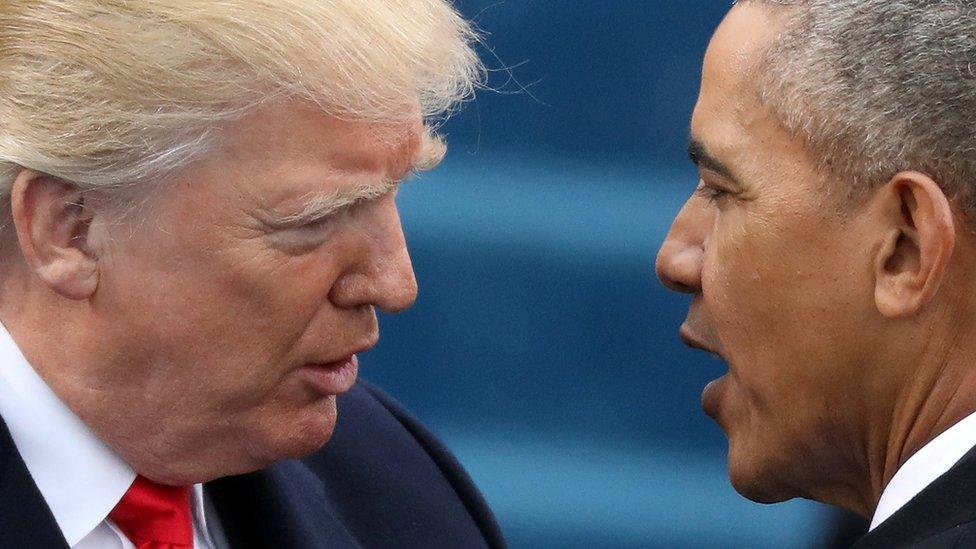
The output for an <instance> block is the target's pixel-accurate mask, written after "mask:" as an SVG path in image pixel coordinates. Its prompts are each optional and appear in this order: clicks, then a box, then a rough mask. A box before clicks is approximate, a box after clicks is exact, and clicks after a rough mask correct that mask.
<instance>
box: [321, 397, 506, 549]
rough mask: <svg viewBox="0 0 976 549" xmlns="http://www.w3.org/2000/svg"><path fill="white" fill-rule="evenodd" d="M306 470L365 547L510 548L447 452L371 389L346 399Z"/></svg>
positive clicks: (341, 400) (402, 410)
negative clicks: (326, 439)
mask: <svg viewBox="0 0 976 549" xmlns="http://www.w3.org/2000/svg"><path fill="white" fill-rule="evenodd" d="M303 463H304V464H305V465H306V466H307V467H308V468H309V469H310V470H311V471H312V472H313V473H314V474H315V475H316V476H318V477H319V478H320V479H321V480H322V481H323V485H324V487H325V490H326V492H327V496H328V498H329V499H330V500H331V501H332V503H333V505H334V507H335V508H336V510H337V512H338V513H339V514H340V515H341V516H342V519H343V522H344V523H345V524H346V526H347V528H349V529H350V530H353V533H354V535H355V536H356V537H357V538H358V539H360V540H361V541H362V542H363V544H364V545H366V546H369V547H374V546H375V547H382V546H389V545H391V544H395V545H398V546H415V547H420V546H437V547H476V546H478V545H485V546H488V547H504V546H505V542H504V540H503V538H502V535H501V532H500V530H499V528H498V525H497V523H496V521H495V518H494V516H493V514H492V513H491V510H490V509H489V508H488V505H487V504H486V503H485V501H484V498H483V497H482V496H481V493H480V492H479V491H478V489H477V488H476V487H475V485H474V483H473V482H472V481H471V479H470V477H469V476H468V474H467V472H465V470H464V468H463V467H462V466H461V465H460V463H458V461H457V459H456V458H455V457H454V456H453V455H452V454H451V452H450V451H449V450H448V449H447V447H446V446H444V444H443V443H442V442H440V440H438V439H437V437H436V436H434V435H433V434H432V433H431V432H430V431H429V430H428V429H427V428H426V427H424V426H423V424H421V423H420V421H418V420H417V419H416V418H415V417H414V416H413V415H412V414H410V413H409V412H408V411H407V410H406V409H405V408H404V407H403V406H402V405H400V404H399V403H398V402H397V401H396V400H394V399H393V398H392V397H391V396H389V395H388V394H386V393H385V392H383V391H382V390H381V389H379V388H378V387H376V386H375V385H372V384H370V383H368V382H365V381H360V382H359V383H358V384H357V385H356V387H355V388H353V390H351V391H350V392H349V393H347V394H345V395H342V396H341V397H340V398H339V419H338V421H337V424H336V430H335V433H334V434H333V436H332V439H331V440H330V441H329V442H328V444H326V445H325V447H324V448H323V449H322V450H320V451H319V452H316V453H315V454H313V455H312V456H309V457H308V458H306V459H304V460H303Z"/></svg>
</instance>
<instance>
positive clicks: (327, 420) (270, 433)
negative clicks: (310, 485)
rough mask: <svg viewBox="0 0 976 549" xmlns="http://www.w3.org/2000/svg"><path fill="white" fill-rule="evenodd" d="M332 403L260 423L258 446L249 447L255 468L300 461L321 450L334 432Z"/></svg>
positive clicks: (255, 444)
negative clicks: (281, 462) (283, 461)
mask: <svg viewBox="0 0 976 549" xmlns="http://www.w3.org/2000/svg"><path fill="white" fill-rule="evenodd" d="M337 417H338V413H337V410H336V399H335V397H334V396H332V397H329V398H328V399H325V401H324V402H323V403H321V404H318V405H316V406H314V407H310V408H305V409H302V410H299V411H295V412H294V413H291V414H287V415H286V416H285V417H279V418H276V419H275V420H272V421H268V422H265V423H264V426H263V427H264V428H263V429H262V431H263V432H262V433H261V436H259V437H258V438H259V442H258V441H256V442H255V443H254V444H252V452H251V453H252V455H253V456H255V457H256V458H257V459H256V461H257V462H258V466H257V467H255V469H260V468H262V467H267V466H269V465H271V464H273V463H275V462H278V461H281V460H284V459H296V458H303V457H305V456H307V455H309V454H312V453H314V452H316V451H318V450H319V449H320V448H322V446H324V445H325V444H326V443H327V442H328V441H329V439H331V438H332V433H333V432H334V431H335V426H336V419H337Z"/></svg>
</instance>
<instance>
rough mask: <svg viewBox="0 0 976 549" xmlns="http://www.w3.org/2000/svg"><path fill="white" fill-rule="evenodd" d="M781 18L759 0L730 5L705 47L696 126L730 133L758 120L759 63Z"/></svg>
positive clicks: (694, 122) (775, 32)
mask: <svg viewBox="0 0 976 549" xmlns="http://www.w3.org/2000/svg"><path fill="white" fill-rule="evenodd" d="M781 24H782V23H781V22H780V21H779V20H778V19H777V18H775V17H774V14H773V13H771V12H770V10H769V9H768V8H766V7H764V6H760V5H757V4H752V3H747V4H738V5H736V6H735V7H733V8H732V10H731V11H729V13H728V15H727V16H726V17H725V19H724V20H723V21H722V24H721V25H719V27H718V29H717V30H716V31H715V34H714V35H713V37H712V40H711V42H710V43H709V46H708V50H707V51H706V53H705V61H704V64H703V68H702V87H701V95H700V96H699V100H698V104H697V105H696V107H695V113H694V117H693V119H692V127H693V129H696V126H701V125H708V126H709V127H710V129H712V130H713V131H714V130H718V129H722V131H723V132H726V133H727V132H731V131H733V130H735V129H737V128H736V127H735V126H747V125H749V123H750V122H752V121H753V119H754V118H755V116H756V115H757V114H758V111H759V110H760V109H759V108H758V107H759V102H758V88H757V87H756V83H755V78H754V77H755V71H756V70H757V64H758V63H759V61H760V59H761V56H762V54H763V51H764V50H765V48H766V47H768V46H769V45H771V44H772V42H773V40H774V39H775V37H776V35H777V32H778V31H779V29H780V26H781ZM722 126H725V127H724V128H722ZM697 129H704V128H697Z"/></svg>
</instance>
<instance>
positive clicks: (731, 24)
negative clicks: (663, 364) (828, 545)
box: [657, 0, 976, 548]
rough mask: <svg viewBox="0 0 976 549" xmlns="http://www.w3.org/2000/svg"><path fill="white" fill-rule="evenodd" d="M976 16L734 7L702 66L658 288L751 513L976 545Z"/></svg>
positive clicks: (903, 9)
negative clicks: (668, 297)
mask: <svg viewBox="0 0 976 549" xmlns="http://www.w3.org/2000/svg"><path fill="white" fill-rule="evenodd" d="M974 63H976V4H974V3H973V2H970V1H963V0H928V1H923V0H808V1H803V0H796V1H788V0H781V1H775V0H746V1H742V2H739V4H738V5H736V6H734V7H733V8H732V9H731V11H730V12H729V14H728V15H727V17H726V19H725V20H724V21H723V23H722V24H721V26H720V27H719V29H718V30H717V31H716V33H715V35H714V37H713V38H712V41H711V44H710V46H709V49H708V52H707V54H706V56H705V62H704V70H703V76H702V85H701V95H700V97H699V100H698V103H697V105H696V107H695V111H694V115H693V117H692V122H691V145H690V147H689V150H690V153H691V158H692V160H693V161H694V163H695V164H696V165H697V166H698V169H699V173H700V176H701V179H700V182H699V185H698V188H697V189H696V190H695V192H694V194H693V196H692V197H691V198H690V199H689V200H688V202H687V203H686V204H685V206H684V207H683V209H682V210H681V212H680V213H678V215H677V218H676V219H675V221H674V225H673V227H672V229H671V232H670V233H669V235H668V237H667V239H666V240H665V242H664V244H663V245H662V247H661V250H660V252H659V255H658V260H657V270H658V275H659V276H660V278H661V279H662V281H663V282H664V283H665V284H666V285H667V286H668V287H670V288H672V289H674V290H676V291H680V292H685V293H688V294H691V296H692V302H691V305H690V309H689V312H688V316H687V319H686V321H685V322H684V324H683V325H682V327H681V336H682V338H683V339H684V340H685V342H686V343H687V344H689V345H691V346H693V347H696V348H701V349H704V350H707V351H709V352H711V353H713V354H716V355H718V356H719V357H721V358H722V359H723V360H724V361H725V362H726V363H727V364H728V373H727V374H726V375H724V376H722V377H721V378H719V379H718V380H716V381H714V382H712V383H710V384H709V385H708V386H707V387H706V388H705V391H704V393H703V395H702V405H703V407H704V409H705V411H706V412H707V413H708V414H709V415H710V416H711V417H713V418H714V419H715V420H716V421H717V422H718V423H719V424H720V425H721V426H722V428H723V430H724V431H725V433H726V434H727V436H728V439H729V458H728V463H729V473H730V476H731V480H732V483H733V485H734V486H735V488H736V489H737V490H738V491H739V492H740V493H742V494H743V495H745V496H746V497H749V498H751V499H753V500H756V501H760V502H778V501H784V500H787V499H790V498H793V497H805V498H810V499H815V500H818V501H822V502H826V503H830V504H834V505H838V506H841V507H845V508H847V509H851V510H853V511H855V512H857V513H859V514H861V515H863V516H864V517H867V518H870V519H871V530H870V532H869V533H868V534H867V535H866V536H865V537H864V538H862V539H861V540H860V541H859V542H858V543H857V545H856V546H858V547H865V548H867V547H916V546H917V547H973V546H976V500H974V499H973V496H972V495H973V494H974V493H976V292H974V291H973V288H974V285H973V284H974V283H973V281H974V279H976V217H974V215H976V139H974V136H976V70H974Z"/></svg>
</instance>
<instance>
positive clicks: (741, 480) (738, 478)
mask: <svg viewBox="0 0 976 549" xmlns="http://www.w3.org/2000/svg"><path fill="white" fill-rule="evenodd" d="M739 454H740V452H736V450H735V448H734V447H731V446H730V448H729V464H728V466H729V480H730V481H731V482H732V487H733V488H735V491H736V492H738V493H739V495H741V496H742V497H744V498H746V499H749V500H752V501H754V502H756V503H781V502H784V501H788V500H791V499H793V498H794V497H796V494H790V493H787V492H788V491H787V490H784V489H783V487H782V485H781V484H779V483H778V482H777V480H776V479H777V478H778V476H777V475H776V473H775V471H773V470H771V469H772V468H771V467H770V466H769V464H768V462H767V463H764V462H765V460H763V459H762V456H761V455H756V454H753V455H751V456H750V457H748V458H744V457H740V455H739Z"/></svg>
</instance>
